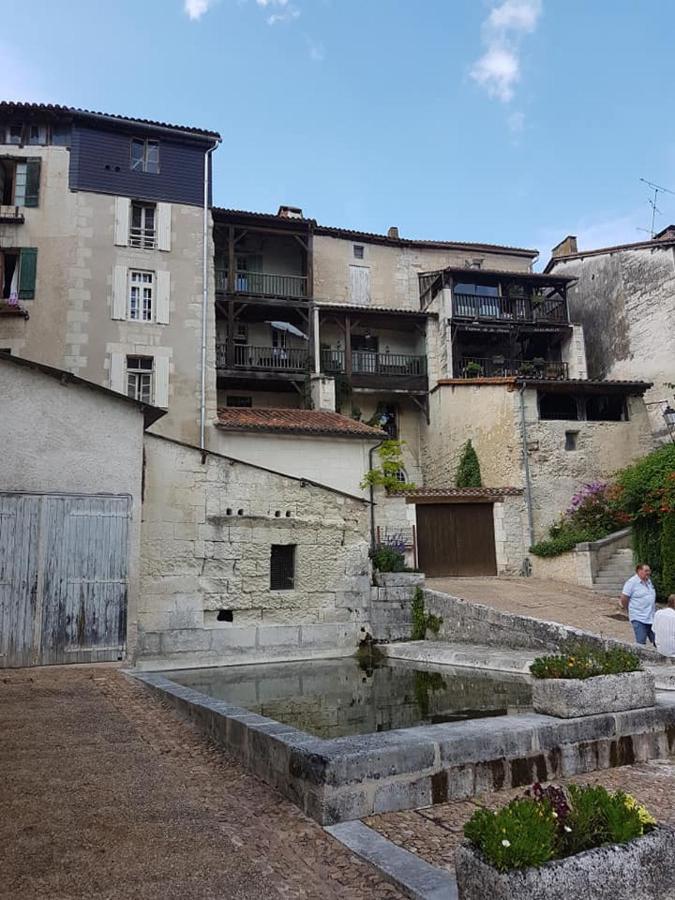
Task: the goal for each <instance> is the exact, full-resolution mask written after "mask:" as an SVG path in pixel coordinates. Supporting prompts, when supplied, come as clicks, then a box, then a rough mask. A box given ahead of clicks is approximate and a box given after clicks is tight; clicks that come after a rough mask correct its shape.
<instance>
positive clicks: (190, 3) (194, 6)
mask: <svg viewBox="0 0 675 900" xmlns="http://www.w3.org/2000/svg"><path fill="white" fill-rule="evenodd" d="M213 4H214V0H185V5H184V9H185V12H186V13H187V15H188V16H189V18H191V19H192V20H193V21H197V20H198V19H201V17H202V16H203V15H204V13H207V12H208V11H209V9H210V8H211V7H212V6H213Z"/></svg>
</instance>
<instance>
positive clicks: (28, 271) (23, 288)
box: [19, 247, 37, 300]
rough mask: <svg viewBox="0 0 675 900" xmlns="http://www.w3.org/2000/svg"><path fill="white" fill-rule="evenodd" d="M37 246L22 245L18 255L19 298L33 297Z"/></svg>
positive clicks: (27, 298) (30, 298)
mask: <svg viewBox="0 0 675 900" xmlns="http://www.w3.org/2000/svg"><path fill="white" fill-rule="evenodd" d="M36 277H37V247H23V248H22V249H21V251H20V255H19V300H32V299H33V298H34V297H35V280H36Z"/></svg>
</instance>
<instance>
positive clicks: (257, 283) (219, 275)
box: [216, 269, 308, 300]
mask: <svg viewBox="0 0 675 900" xmlns="http://www.w3.org/2000/svg"><path fill="white" fill-rule="evenodd" d="M227 275H228V273H227V269H216V291H218V292H222V293H225V292H227V291H229V290H230V288H229V287H228V278H227ZM234 293H235V294H246V295H248V296H253V297H267V298H282V299H284V298H292V299H297V300H305V299H306V298H307V295H308V294H307V277H306V276H305V275H278V274H275V273H273V272H244V271H237V272H235V278H234Z"/></svg>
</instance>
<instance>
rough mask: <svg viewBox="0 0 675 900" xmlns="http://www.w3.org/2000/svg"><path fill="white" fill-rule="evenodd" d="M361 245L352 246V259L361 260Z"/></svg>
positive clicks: (362, 250) (362, 249) (362, 251)
mask: <svg viewBox="0 0 675 900" xmlns="http://www.w3.org/2000/svg"><path fill="white" fill-rule="evenodd" d="M363 254H364V247H363V244H354V259H363Z"/></svg>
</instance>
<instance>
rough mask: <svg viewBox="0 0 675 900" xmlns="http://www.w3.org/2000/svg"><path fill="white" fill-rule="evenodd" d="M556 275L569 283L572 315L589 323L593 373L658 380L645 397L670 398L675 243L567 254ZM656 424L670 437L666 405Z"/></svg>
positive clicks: (654, 412) (674, 355)
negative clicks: (664, 416)
mask: <svg viewBox="0 0 675 900" xmlns="http://www.w3.org/2000/svg"><path fill="white" fill-rule="evenodd" d="M554 272H555V274H556V275H569V276H572V277H574V278H576V279H577V281H576V282H575V283H573V284H572V285H571V286H570V291H569V307H570V315H571V316H572V318H573V320H574V321H575V322H580V323H581V324H582V325H583V327H584V333H585V337H586V355H587V357H588V371H589V376H590V377H591V378H623V379H641V380H644V381H653V382H654V387H653V388H652V389H651V390H650V391H648V392H647V394H646V396H645V399H646V400H648V401H659V400H668V399H671V405H672V396H673V390H672V388H668V387H666V382H672V381H675V364H674V363H673V360H675V257H674V250H673V247H658V246H652V247H644V248H638V249H633V250H622V251H619V252H615V253H606V254H601V255H598V256H585V257H582V258H577V259H570V260H565V259H562V260H560V261H558V262H556V265H555V269H554ZM650 413H651V423H652V428H653V429H654V431H655V433H657V434H659V435H661V436H665V431H664V423H663V420H662V417H661V409H660V407H659V406H658V404H657V405H655V406H652V407H651V408H650Z"/></svg>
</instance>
